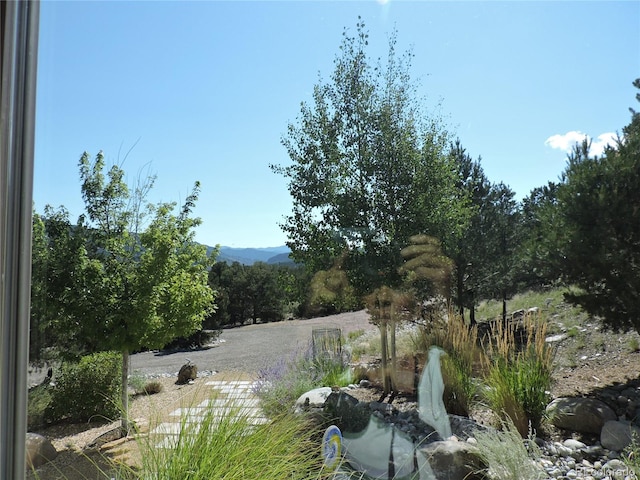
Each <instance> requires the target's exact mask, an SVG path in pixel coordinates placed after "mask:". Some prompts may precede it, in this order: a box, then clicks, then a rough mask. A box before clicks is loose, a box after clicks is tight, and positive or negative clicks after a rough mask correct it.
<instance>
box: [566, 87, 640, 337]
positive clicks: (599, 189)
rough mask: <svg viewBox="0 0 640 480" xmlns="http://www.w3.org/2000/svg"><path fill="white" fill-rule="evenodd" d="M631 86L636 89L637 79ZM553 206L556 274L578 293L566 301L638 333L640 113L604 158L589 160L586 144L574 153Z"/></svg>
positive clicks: (639, 318)
mask: <svg viewBox="0 0 640 480" xmlns="http://www.w3.org/2000/svg"><path fill="white" fill-rule="evenodd" d="M633 84H634V86H635V87H636V88H639V89H640V79H636V80H635V81H634V83H633ZM636 99H637V100H638V101H640V93H639V94H637V95H636ZM558 203H559V212H561V225H562V227H563V232H562V237H561V243H560V250H561V254H562V255H561V257H560V261H559V267H560V271H561V272H562V278H563V280H564V281H565V282H566V283H568V284H570V285H575V286H577V287H579V289H580V292H574V293H572V294H569V295H567V297H568V299H569V300H571V301H572V302H574V303H577V304H580V305H581V306H582V307H583V308H584V309H585V310H586V311H587V312H589V313H590V314H592V315H597V316H599V317H601V318H602V319H603V322H604V324H605V325H606V326H609V327H612V328H615V329H623V330H629V329H635V330H636V331H639V332H640V113H638V112H636V111H634V110H633V109H631V123H630V124H629V125H627V126H626V127H624V129H623V134H622V136H621V137H620V138H618V140H617V142H616V144H615V146H613V147H609V148H607V149H606V150H605V152H604V155H603V156H600V157H597V156H595V157H592V156H590V155H589V143H588V142H586V141H585V142H584V143H583V144H582V145H579V146H577V147H576V148H575V149H574V151H573V153H572V154H571V155H570V156H569V159H568V165H567V168H566V170H565V172H564V181H563V182H562V184H561V185H560V186H559V188H558Z"/></svg>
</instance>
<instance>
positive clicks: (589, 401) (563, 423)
mask: <svg viewBox="0 0 640 480" xmlns="http://www.w3.org/2000/svg"><path fill="white" fill-rule="evenodd" d="M546 411H547V415H548V417H549V419H550V420H551V423H553V425H555V426H556V427H558V428H563V429H565V430H570V431H572V432H582V433H596V434H599V433H600V431H601V430H602V427H603V426H604V424H605V423H606V422H608V421H610V420H616V419H617V418H618V417H617V416H616V412H614V411H613V410H612V409H611V407H609V406H608V405H607V404H606V403H604V402H602V401H600V400H596V399H594V398H582V397H563V398H556V399H555V400H554V401H553V402H551V403H550V404H549V405H547V409H546Z"/></svg>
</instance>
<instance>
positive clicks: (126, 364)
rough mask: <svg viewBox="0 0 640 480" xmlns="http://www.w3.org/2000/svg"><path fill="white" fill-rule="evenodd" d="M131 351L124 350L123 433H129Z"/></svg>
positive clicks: (121, 420)
mask: <svg viewBox="0 0 640 480" xmlns="http://www.w3.org/2000/svg"><path fill="white" fill-rule="evenodd" d="M128 384H129V351H128V350H124V351H123V352H122V384H121V386H122V397H121V400H122V413H121V414H120V430H121V431H122V435H123V436H126V435H128V434H129V418H128V417H129V391H128Z"/></svg>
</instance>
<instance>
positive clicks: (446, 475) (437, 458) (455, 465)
mask: <svg viewBox="0 0 640 480" xmlns="http://www.w3.org/2000/svg"><path fill="white" fill-rule="evenodd" d="M420 451H421V452H422V453H423V454H424V456H425V458H427V459H429V466H430V467H431V469H432V470H433V472H434V473H435V475H436V478H437V479H438V480H459V479H461V478H464V479H476V478H477V479H479V478H484V477H482V476H480V473H479V472H481V471H482V470H484V469H485V468H486V467H487V466H486V465H484V463H483V462H482V460H481V459H480V456H479V454H478V449H477V448H476V447H475V446H473V445H471V444H470V443H467V442H459V441H454V440H444V441H441V442H433V443H430V444H429V445H427V446H425V447H422V448H420Z"/></svg>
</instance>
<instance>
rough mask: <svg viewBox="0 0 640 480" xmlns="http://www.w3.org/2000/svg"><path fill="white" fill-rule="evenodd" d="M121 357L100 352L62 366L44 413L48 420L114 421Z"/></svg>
mask: <svg viewBox="0 0 640 480" xmlns="http://www.w3.org/2000/svg"><path fill="white" fill-rule="evenodd" d="M121 375H122V357H121V355H120V354H119V353H115V352H100V353H94V354H92V355H87V356H85V357H82V358H81V359H80V361H79V362H78V363H66V364H63V365H62V371H61V373H60V376H59V377H57V378H56V379H55V388H53V389H52V390H51V403H50V405H49V407H48V408H47V410H46V412H45V416H46V418H47V420H49V421H53V422H55V421H60V420H70V421H90V420H94V419H96V418H102V419H113V418H116V417H117V416H118V415H119V413H120V409H119V405H120V392H121V384H120V383H121Z"/></svg>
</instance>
